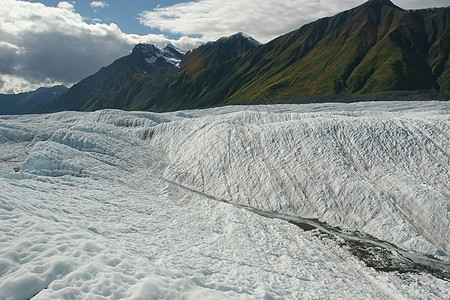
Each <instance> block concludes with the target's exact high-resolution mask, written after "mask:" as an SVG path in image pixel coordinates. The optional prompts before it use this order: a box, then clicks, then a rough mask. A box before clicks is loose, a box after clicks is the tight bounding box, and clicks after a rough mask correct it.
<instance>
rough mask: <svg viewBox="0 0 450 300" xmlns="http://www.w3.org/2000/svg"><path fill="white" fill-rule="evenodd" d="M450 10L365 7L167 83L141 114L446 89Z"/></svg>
mask: <svg viewBox="0 0 450 300" xmlns="http://www.w3.org/2000/svg"><path fill="white" fill-rule="evenodd" d="M449 20H450V7H447V8H439V9H438V8H436V9H426V10H409V11H406V10H403V9H401V8H399V7H397V6H396V5H394V4H393V3H392V2H390V1H387V0H371V1H368V2H366V3H364V4H362V5H360V6H358V7H356V8H354V9H351V10H347V11H344V12H342V13H340V14H337V15H336V16H333V17H328V18H323V19H320V20H318V21H316V22H313V23H310V24H307V25H305V26H303V27H301V28H300V29H298V30H295V31H293V32H291V33H288V34H286V35H283V36H281V37H279V38H277V39H275V40H273V41H271V42H269V43H267V44H264V45H261V46H259V47H256V48H255V49H253V50H251V51H248V52H246V53H244V54H242V55H241V56H238V57H236V58H234V59H230V60H228V61H225V62H223V63H221V64H218V65H210V66H206V67H205V68H201V69H196V72H195V73H192V72H190V70H189V66H186V67H185V68H184V69H182V70H180V72H178V73H176V74H175V75H173V76H171V77H170V78H169V79H168V81H167V84H166V86H165V88H164V90H163V91H161V92H160V93H158V94H157V95H156V96H155V97H154V99H153V101H149V103H148V105H147V106H146V108H147V109H152V110H171V109H182V108H195V107H206V106H215V105H223V104H233V103H251V102H252V101H255V100H258V99H259V100H261V99H270V101H274V102H276V101H277V100H273V99H280V98H290V97H299V96H311V95H336V94H341V95H348V94H368V93H376V92H382V91H393V90H449V89H450V61H449V49H450V42H449V41H450V25H449Z"/></svg>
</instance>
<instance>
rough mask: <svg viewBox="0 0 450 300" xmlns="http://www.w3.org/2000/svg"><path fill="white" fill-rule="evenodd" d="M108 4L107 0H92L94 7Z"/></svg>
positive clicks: (102, 6)
mask: <svg viewBox="0 0 450 300" xmlns="http://www.w3.org/2000/svg"><path fill="white" fill-rule="evenodd" d="M108 5H109V4H108V3H106V2H105V1H92V2H91V7H93V8H104V7H106V6H108Z"/></svg>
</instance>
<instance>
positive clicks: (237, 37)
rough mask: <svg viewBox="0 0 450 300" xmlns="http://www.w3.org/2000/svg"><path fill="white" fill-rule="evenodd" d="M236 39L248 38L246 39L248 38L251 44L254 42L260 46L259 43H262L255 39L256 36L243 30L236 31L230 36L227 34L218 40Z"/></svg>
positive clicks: (228, 40)
mask: <svg viewBox="0 0 450 300" xmlns="http://www.w3.org/2000/svg"><path fill="white" fill-rule="evenodd" d="M236 39H246V40H248V41H249V42H250V43H251V44H253V45H254V46H259V45H261V43H260V42H258V41H257V40H255V39H254V38H252V37H251V36H249V35H248V34H245V33H243V32H238V33H235V34H233V35H230V36H227V37H223V38H220V39H219V40H218V42H231V41H233V40H236Z"/></svg>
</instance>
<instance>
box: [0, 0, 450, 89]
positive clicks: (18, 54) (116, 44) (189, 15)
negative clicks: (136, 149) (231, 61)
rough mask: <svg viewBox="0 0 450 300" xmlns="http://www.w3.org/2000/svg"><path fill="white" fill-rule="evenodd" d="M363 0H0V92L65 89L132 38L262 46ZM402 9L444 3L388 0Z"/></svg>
mask: <svg viewBox="0 0 450 300" xmlns="http://www.w3.org/2000/svg"><path fill="white" fill-rule="evenodd" d="M364 2H365V0H340V1H336V0H284V1H279V0H245V1H244V0H196V1H181V0H158V1H147V0H101V1H91V0H75V1H70V0H69V1H57V0H32V1H23V0H1V3H2V9H1V10H0V93H19V92H25V91H30V90H34V89H36V88H38V87H41V86H54V85H57V84H64V85H66V86H68V87H70V86H71V85H73V84H74V83H76V82H78V81H80V80H81V79H83V78H85V77H87V76H89V75H91V74H93V73H95V72H97V71H98V70H99V69H100V68H101V67H103V66H107V65H109V64H111V63H112V62H113V61H114V60H116V59H117V58H120V57H122V56H124V55H127V54H129V53H130V52H131V50H132V48H133V46H134V45H135V44H137V43H152V44H155V45H157V46H159V47H164V46H165V45H167V44H168V43H171V44H173V45H174V46H176V47H177V48H179V49H180V50H184V51H187V50H190V49H193V48H196V47H198V46H199V45H200V44H202V43H204V42H207V41H213V40H217V39H218V38H220V37H223V36H229V35H232V34H234V33H237V32H244V33H246V34H248V35H250V36H252V37H253V38H255V39H256V40H258V41H260V42H262V43H266V42H268V41H270V40H272V39H274V38H276V37H277V36H280V35H282V34H285V33H288V32H290V31H292V30H295V29H297V28H300V27H301V26H302V25H304V24H306V23H309V22H312V21H315V20H317V19H319V18H322V17H327V16H332V15H335V14H337V13H339V12H341V11H343V10H346V9H350V8H353V7H355V6H358V5H360V4H362V3H364ZM392 2H394V3H395V4H396V5H398V6H400V7H402V8H404V9H416V8H426V7H442V6H449V5H450V0H394V1H392Z"/></svg>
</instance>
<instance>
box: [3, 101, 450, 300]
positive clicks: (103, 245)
mask: <svg viewBox="0 0 450 300" xmlns="http://www.w3.org/2000/svg"><path fill="white" fill-rule="evenodd" d="M367 106H368V107H362V108H361V107H360V105H353V106H342V107H341V106H338V107H337V108H339V109H340V110H338V111H337V112H331V113H330V112H329V111H328V110H331V111H336V106H332V107H330V106H327V105H317V106H281V107H276V108H273V107H267V108H262V109H261V110H260V111H258V109H260V108H252V107H239V108H237V107H231V108H222V109H213V110H205V111H191V112H183V113H169V114H162V115H159V114H152V113H139V112H121V111H114V110H106V111H99V112H94V113H59V114H52V115H39V116H21V117H2V118H0V142H1V144H0V157H1V158H2V159H1V160H0V171H1V175H2V176H3V178H1V179H0V191H1V192H0V225H1V226H0V299H29V298H33V299H49V298H77V299H78V298H85V299H117V298H130V299H182V298H183V299H199V298H201V299H225V298H230V299H299V298H301V299H319V298H321V299H323V298H335V299H338V298H346V299H347V298H351V299H383V298H395V299H412V298H428V299H446V298H449V296H450V295H449V290H450V286H449V282H448V281H445V280H441V279H438V278H435V277H433V276H431V275H428V274H397V273H379V272H376V271H375V270H373V269H371V268H367V267H365V266H364V264H363V263H362V262H360V261H358V260H357V259H356V258H355V257H353V256H352V255H350V253H349V252H348V251H347V250H346V249H343V248H341V247H340V246H339V245H338V243H337V242H336V241H334V240H331V239H329V238H326V237H324V236H322V235H321V234H319V233H318V232H317V231H308V232H305V231H303V230H302V229H300V228H298V227H297V226H295V225H292V224H290V223H288V222H286V221H282V220H276V219H269V218H264V217H261V216H258V215H256V214H254V213H251V212H249V211H247V210H245V209H240V208H238V207H235V206H233V205H230V204H226V203H222V202H218V201H214V200H211V199H210V198H209V197H207V196H206V195H203V194H208V195H212V196H215V197H218V198H223V199H225V200H227V201H230V202H235V203H238V204H245V205H251V206H254V207H257V208H260V209H261V208H262V209H266V210H277V211H280V212H288V213H292V214H299V215H302V216H307V217H319V218H320V219H322V220H325V221H327V220H328V221H330V223H333V222H334V224H341V225H343V226H346V227H348V228H349V229H352V230H361V231H363V232H367V233H371V234H374V235H377V234H378V235H380V234H381V235H382V232H381V230H380V228H378V227H377V226H381V225H383V226H385V227H383V228H384V230H386V228H388V229H389V231H390V233H389V234H390V235H391V236H392V237H390V236H389V235H388V234H386V237H387V240H389V238H390V239H391V240H392V241H394V242H395V243H397V244H399V245H400V246H403V247H405V248H408V247H409V248H410V249H413V250H416V251H436V249H443V251H447V250H446V248H445V247H440V246H439V245H440V244H444V245H445V243H447V245H448V235H447V236H445V234H446V233H447V232H448V231H446V230H448V226H447V228H445V226H446V225H448V215H445V214H443V212H442V210H443V207H444V209H445V207H447V208H448V201H449V198H448V188H447V187H446V185H445V182H443V178H444V179H445V176H448V173H446V170H448V164H447V165H446V163H448V156H447V160H446V159H445V156H444V155H443V154H436V153H437V152H436V151H437V150H436V147H437V148H439V147H440V148H442V149H443V150H444V152H445V151H447V152H446V153H448V132H449V131H448V130H447V127H448V123H449V122H448V114H447V113H446V112H447V111H448V105H447V104H440V103H435V104H428V103H427V104H420V103H411V104H410V103H408V104H405V103H395V104H389V105H388V104H378V105H375V106H374V105H373V104H367ZM405 106H406V109H405ZM344 108H345V109H344ZM274 109H276V111H277V113H272V112H268V111H270V110H274ZM382 109H385V110H386V112H378V111H379V110H382ZM265 110H267V111H265ZM303 110H306V111H303ZM311 110H313V111H314V112H311ZM361 110H362V112H361ZM395 110H400V111H399V112H395ZM342 111H345V113H344V112H342ZM312 115H314V118H313V117H312ZM349 115H351V116H349ZM376 116H380V117H383V116H385V118H386V121H383V120H381V121H377V120H376V119H377V118H376ZM390 118H392V119H397V118H401V119H402V120H403V119H405V120H406V121H408V122H410V123H413V124H414V125H415V126H420V127H419V128H420V129H421V130H422V131H421V132H424V131H425V130H426V134H427V137H428V138H429V139H430V141H431V142H430V145H428V146H426V147H427V148H425V149H426V151H428V152H426V153H429V155H428V156H427V155H425V154H424V153H425V150H424V149H423V147H422V148H421V147H419V146H417V145H416V144H415V142H414V141H415V140H420V138H421V137H422V138H424V136H425V134H424V136H421V135H419V134H418V133H417V132H416V131H414V132H413V136H412V137H411V142H410V143H411V145H410V146H408V147H409V148H408V149H411V151H409V150H408V151H409V152H408V153H410V152H411V153H414V155H410V156H411V157H413V160H412V163H411V164H406V163H404V162H403V161H402V159H401V158H402V156H400V155H404V154H403V152H404V149H403V147H404V143H405V141H404V140H405V139H403V138H402V134H398V136H396V137H395V139H394V138H390V140H388V141H389V142H390V143H397V144H396V145H397V146H392V145H391V146H389V147H391V148H386V149H391V150H390V151H383V148H382V147H381V146H379V143H381V141H384V139H383V138H384V135H386V136H388V134H387V133H383V132H382V131H381V132H380V131H379V129H380V128H382V125H383V124H384V123H387V125H386V124H384V125H383V126H388V125H389V126H390V127H389V129H396V128H397V127H396V126H395V125H390V124H391V123H390V122H388V119H390ZM302 122H303V123H302ZM377 122H380V123H377ZM392 122H393V123H396V121H395V120H394V121H392ZM424 124H428V125H429V127H426V126H425V125H424ZM436 124H437V125H436ZM306 125H308V126H309V127H311V128H309V127H307V126H306ZM366 127H367V128H366ZM435 127H436V128H438V129H439V130H440V131H439V132H437V130H434V129H433V128H435ZM333 128H335V132H334V133H328V132H327V130H331V129H333ZM358 128H359V129H358ZM408 128H412V127H408ZM361 131H362V132H365V133H363V134H359V135H358V134H357V133H356V132H358V133H359V132H361ZM370 134H372V135H374V134H379V135H380V137H379V138H372V139H370V138H367V137H366V135H370ZM308 135H309V136H308ZM330 135H331V137H330ZM339 135H343V136H342V137H341V140H339V138H338V136H339ZM413 137H414V138H413ZM362 138H365V139H364V141H366V140H367V141H366V143H367V146H361V147H359V148H358V147H356V146H355V147H356V149H357V151H364V150H367V151H369V150H370V151H375V153H377V152H376V151H380V155H386V152H388V154H389V155H390V156H389V155H388V156H389V159H392V160H395V163H393V166H391V167H390V166H389V165H388V164H387V163H383V158H378V157H376V158H372V157H370V155H369V154H370V153H372V152H369V153H368V154H366V156H363V155H362V154H360V155H361V157H363V158H364V159H363V158H361V157H359V156H357V155H356V154H353V153H359V152H351V153H352V154H351V157H353V159H354V161H352V162H351V163H349V158H348V157H349V155H350V154H347V156H346V155H345V153H344V151H348V149H347V148H346V147H348V143H349V142H348V141H349V140H350V139H353V140H354V143H355V144H361V143H362V144H364V145H366V144H365V143H363V142H362V141H361V140H359V139H362ZM272 140H274V141H272ZM314 141H315V143H316V145H314V144H313V145H310V143H314ZM338 141H341V145H344V146H342V147H341V149H339V145H338V144H337V143H338ZM407 141H409V140H407ZM386 142H387V141H386ZM369 145H372V146H369ZM425 145H426V144H425ZM436 145H437V146H436ZM438 146H439V147H438ZM386 147H388V146H386ZM397 147H398V150H393V149H397ZM395 151H398V152H399V153H400V154H398V153H396V152H395ZM434 154H436V155H435V156H434V160H432V157H433V155H434ZM439 155H441V156H439ZM367 157H370V158H367ZM322 160H325V161H322ZM421 164H422V165H421ZM440 165H442V168H441V167H440ZM363 166H364V167H366V168H367V170H366V169H364V168H363V169H362V170H363V171H361V169H360V168H362V167H363ZM18 167H20V170H17V168H18ZM357 167H358V168H357ZM13 168H16V170H17V172H15V171H13ZM386 169H388V170H389V171H390V172H391V173H392V174H391V175H389V176H387V178H384V177H381V179H379V178H378V177H377V176H380V174H383V175H385V173H383V172H385V171H386ZM420 169H422V170H423V172H422V173H421V174H420V176H419V175H418V172H419V170H420ZM425 169H426V170H425ZM327 172H330V174H327ZM439 172H441V173H439ZM385 176H386V175H385ZM374 178H377V181H376V183H377V185H379V189H376V188H375V187H374V185H375V184H374ZM383 178H384V179H383ZM346 180H347V181H346ZM170 181H174V182H175V183H176V184H172V183H171V182H170ZM405 181H406V182H405ZM257 182H259V186H258V184H257ZM347 182H351V183H347ZM344 183H346V184H344ZM388 183H390V184H391V185H389V184H388ZM178 184H179V185H178ZM340 184H344V185H345V187H340ZM347 185H349V186H347ZM183 186H186V187H188V188H190V189H192V190H189V189H187V188H184V187H183ZM331 186H333V188H334V189H342V192H340V194H339V193H338V196H334V197H329V199H328V200H327V198H326V197H328V196H330V195H332V188H331ZM424 186H427V187H430V190H431V191H432V192H425V191H426V190H425V188H424ZM391 187H392V188H391ZM394 187H395V188H394ZM322 188H323V189H325V191H320V189H322ZM303 190H304V191H303ZM386 190H388V191H389V193H391V194H392V195H391V196H390V198H389V197H387V196H383V195H384V193H387V191H386ZM196 191H198V192H196ZM299 191H301V192H299ZM302 193H303V194H302ZM357 193H359V194H360V197H357V196H356V194H357ZM302 195H303V196H304V197H303V198H302ZM411 195H413V196H414V197H413V196H411ZM294 196H295V197H294ZM245 197H247V198H245ZM259 197H261V198H259ZM322 197H323V198H322ZM346 197H350V199H347V198H346ZM402 197H403V198H402ZM361 198H363V199H361ZM330 199H331V200H330ZM388 200H390V201H391V202H389V201H388ZM305 201H306V203H304V202H305ZM429 202H431V203H429ZM368 203H369V204H368ZM389 203H391V204H389ZM413 205H422V206H421V210H420V211H417V209H416V210H412V212H410V211H406V210H405V207H406V208H410V209H412V208H411V207H412V206H413ZM309 206H312V207H309ZM399 206H402V209H401V210H400V209H399V208H398V207H399ZM334 214H337V215H338V217H333V215H334ZM405 214H406V216H407V217H408V218H407V217H405ZM429 216H431V218H432V220H427V217H429ZM383 218H385V220H383ZM397 218H398V219H397ZM347 219H349V220H347ZM410 219H414V220H413V221H410ZM383 222H384V223H383ZM414 222H415V223H414ZM419 225H420V228H421V230H418V229H417V228H418V226H419ZM441 227H443V228H441ZM430 228H431V229H433V230H436V233H434V234H431V233H430V232H429V231H430V230H431V229H430ZM397 235H400V237H398V236H397ZM382 236H383V235H382ZM433 239H434V240H433ZM439 247H440V248H439Z"/></svg>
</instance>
